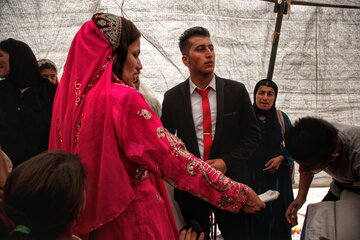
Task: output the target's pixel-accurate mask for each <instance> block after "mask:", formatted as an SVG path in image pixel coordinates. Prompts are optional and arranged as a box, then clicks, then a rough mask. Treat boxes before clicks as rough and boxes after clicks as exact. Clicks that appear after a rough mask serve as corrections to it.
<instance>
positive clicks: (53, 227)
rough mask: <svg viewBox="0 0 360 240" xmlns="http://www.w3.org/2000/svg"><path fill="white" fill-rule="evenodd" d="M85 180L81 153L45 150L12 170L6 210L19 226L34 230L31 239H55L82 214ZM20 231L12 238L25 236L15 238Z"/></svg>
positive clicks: (6, 185) (6, 194) (8, 184)
mask: <svg viewBox="0 0 360 240" xmlns="http://www.w3.org/2000/svg"><path fill="white" fill-rule="evenodd" d="M85 180H86V173H85V168H84V166H83V165H82V163H81V162H80V158H79V156H78V155H74V154H69V153H65V152H63V151H51V152H44V153H41V154H39V155H37V156H35V157H33V158H30V159H29V160H27V161H25V162H23V163H22V164H20V165H19V166H17V167H16V168H15V169H14V170H13V171H12V172H11V173H10V175H9V177H8V179H7V181H6V184H5V187H4V209H5V212H6V214H7V215H8V216H9V217H10V219H12V221H13V222H14V224H15V226H18V225H24V226H25V227H26V228H28V229H29V230H30V231H31V232H30V233H29V234H27V235H28V238H29V239H55V238H56V237H58V236H59V235H60V234H62V233H63V232H65V231H66V229H68V228H69V227H71V225H72V224H73V223H74V221H75V220H76V219H77V218H78V217H79V214H80V212H81V210H82V208H83V206H84V201H85V199H84V198H85V195H84V189H85ZM25 232H26V231H25ZM23 233H24V232H21V231H20V234H21V235H23ZM17 234H18V233H17V232H14V234H13V235H14V236H12V239H21V238H15V235H17ZM13 237H14V238H13Z"/></svg>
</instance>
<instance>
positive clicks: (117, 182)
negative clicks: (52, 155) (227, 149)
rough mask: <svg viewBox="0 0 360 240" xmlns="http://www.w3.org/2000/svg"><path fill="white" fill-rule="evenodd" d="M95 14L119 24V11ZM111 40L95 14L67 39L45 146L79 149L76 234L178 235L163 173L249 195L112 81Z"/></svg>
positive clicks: (195, 186) (200, 189) (199, 188)
mask: <svg viewBox="0 0 360 240" xmlns="http://www.w3.org/2000/svg"><path fill="white" fill-rule="evenodd" d="M95 16H96V15H94V17H95ZM97 17H103V18H104V19H105V20H107V19H108V18H113V19H112V20H114V19H115V20H116V21H120V25H121V19H120V18H119V17H117V16H114V15H107V14H102V15H101V14H98V15H97ZM93 19H94V18H93ZM105 20H104V21H105ZM105 23H106V21H105ZM110 25H111V24H110ZM111 27H114V26H112V25H111ZM120 30H121V29H120ZM105 35H106V34H105ZM113 46H114V45H113V44H112V43H111V41H109V40H108V39H107V38H106V37H105V36H104V31H100V30H99V27H98V26H97V25H95V24H94V22H93V21H88V22H86V23H85V24H84V25H83V26H82V27H81V29H80V30H79V32H78V33H77V34H76V36H75V38H74V40H73V42H72V45H71V48H70V51H69V55H68V58H67V61H66V65H65V69H64V74H63V77H62V79H61V81H60V85H59V87H58V90H57V93H56V97H55V101H54V109H53V119H52V124H51V133H50V145H49V146H50V147H49V148H50V149H61V150H64V151H68V152H71V153H77V154H79V155H80V157H81V160H82V162H83V163H84V165H85V167H86V169H87V174H88V177H87V180H88V181H87V186H86V206H85V209H84V212H83V214H82V216H81V219H80V221H79V222H78V223H77V224H76V225H75V228H74V229H75V230H74V231H75V232H74V234H76V235H78V236H81V237H82V238H84V239H87V238H88V237H89V236H90V235H91V237H92V238H93V239H107V240H108V239H136V240H139V239H140V240H141V239H143V240H150V239H164V240H171V239H178V230H177V228H176V225H175V221H174V217H173V213H172V210H171V205H170V203H169V199H168V196H167V192H166V188H165V186H164V182H163V180H165V181H167V182H168V183H170V184H171V185H172V186H174V187H176V188H178V189H181V190H185V191H188V192H190V193H192V194H193V195H195V196H198V197H199V198H201V199H204V200H206V201H208V202H210V203H212V204H213V205H215V206H216V207H218V208H221V209H225V210H228V211H232V212H238V211H239V210H240V209H241V207H242V206H243V204H244V203H245V202H246V200H247V197H248V188H247V186H246V185H243V184H240V183H237V182H235V181H232V180H231V179H229V178H227V177H226V176H225V175H222V174H221V173H220V172H218V171H216V170H214V169H213V168H211V167H210V166H209V165H207V164H206V163H204V162H203V161H201V160H200V159H197V158H196V157H194V156H193V155H192V154H190V153H189V152H188V151H187V150H186V148H185V146H184V144H183V143H182V142H181V140H179V139H178V138H177V137H175V136H173V135H171V134H170V133H169V132H168V131H167V130H166V129H165V128H164V127H163V126H162V124H161V122H160V120H159V118H158V117H157V116H156V115H155V114H154V113H153V112H152V110H150V108H149V106H148V105H147V104H146V102H145V100H144V98H143V97H142V96H141V94H139V93H138V92H137V91H136V90H135V89H133V88H130V87H127V86H125V85H124V84H122V82H121V81H116V80H115V82H119V83H114V79H116V77H115V75H114V74H113V73H112V65H113V58H112V56H113V53H114V51H113ZM112 79H113V80H112Z"/></svg>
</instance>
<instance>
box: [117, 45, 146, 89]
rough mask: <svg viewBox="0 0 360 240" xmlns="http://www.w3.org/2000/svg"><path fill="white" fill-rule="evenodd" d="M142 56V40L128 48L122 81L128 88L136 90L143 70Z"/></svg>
mask: <svg viewBox="0 0 360 240" xmlns="http://www.w3.org/2000/svg"><path fill="white" fill-rule="evenodd" d="M139 55H140V38H138V39H137V40H136V41H135V42H133V43H132V44H131V45H129V47H128V53H127V56H126V59H125V62H124V67H123V72H122V76H121V80H123V81H124V83H125V84H126V85H128V86H131V87H133V88H135V84H136V82H137V81H138V79H139V75H140V70H141V69H142V65H141V61H140V58H139Z"/></svg>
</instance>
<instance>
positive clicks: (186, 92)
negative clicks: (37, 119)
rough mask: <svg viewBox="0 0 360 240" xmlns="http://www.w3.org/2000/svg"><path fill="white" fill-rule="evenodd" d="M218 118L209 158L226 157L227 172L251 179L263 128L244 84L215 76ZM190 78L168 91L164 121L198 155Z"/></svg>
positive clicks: (240, 178)
mask: <svg viewBox="0 0 360 240" xmlns="http://www.w3.org/2000/svg"><path fill="white" fill-rule="evenodd" d="M215 79H216V98H217V118H216V130H215V136H214V140H213V144H212V147H211V152H210V157H209V159H215V158H222V159H224V161H225V163H226V166H227V172H226V174H225V175H226V176H228V177H230V178H231V179H233V180H236V181H238V182H241V183H248V180H247V171H248V170H247V169H248V168H247V161H248V158H249V157H250V155H251V154H252V153H253V151H255V150H256V148H257V146H258V144H259V141H260V130H259V127H258V123H257V119H256V116H255V114H254V111H253V107H252V105H251V102H250V98H249V94H248V92H247V90H246V88H245V86H244V84H242V83H239V82H236V81H232V80H228V79H223V78H220V77H218V76H215ZM189 81H190V80H189V79H187V80H186V81H184V82H182V83H180V84H179V85H177V86H175V87H174V88H172V89H170V90H168V91H167V92H166V93H165V96H164V101H163V106H162V117H161V121H162V123H163V125H164V126H165V128H167V129H168V130H169V131H170V132H171V133H173V134H174V133H175V131H176V132H177V136H178V137H179V138H180V139H181V140H182V141H183V142H184V143H185V146H186V147H187V149H188V150H189V152H191V153H192V154H194V155H195V156H197V157H199V156H200V154H199V147H198V144H197V138H196V133H195V127H194V121H193V117H192V110H191V101H190V85H189Z"/></svg>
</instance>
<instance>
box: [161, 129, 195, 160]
mask: <svg viewBox="0 0 360 240" xmlns="http://www.w3.org/2000/svg"><path fill="white" fill-rule="evenodd" d="M156 132H157V135H158V137H159V138H160V139H163V138H164V137H165V136H166V138H167V139H168V141H169V143H170V149H169V151H170V153H171V154H175V156H178V155H180V156H183V157H184V158H190V156H191V155H190V153H189V151H188V150H187V149H186V147H185V144H184V143H183V142H182V141H181V140H180V139H179V138H178V137H176V136H174V135H172V134H171V133H169V131H168V130H167V129H166V128H164V127H159V128H158V129H157V130H156Z"/></svg>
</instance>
